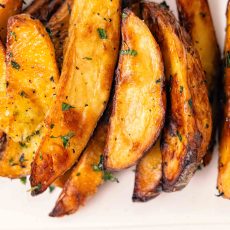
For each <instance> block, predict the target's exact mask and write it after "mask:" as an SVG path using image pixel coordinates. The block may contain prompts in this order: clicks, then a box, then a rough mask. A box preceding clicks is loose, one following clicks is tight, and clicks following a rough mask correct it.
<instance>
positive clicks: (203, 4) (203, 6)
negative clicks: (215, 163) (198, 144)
mask: <svg viewBox="0 0 230 230" xmlns="http://www.w3.org/2000/svg"><path fill="white" fill-rule="evenodd" d="M176 2H177V9H178V14H179V19H180V23H181V24H182V25H183V26H184V28H185V29H186V30H187V32H188V33H189V34H190V36H191V37H192V40H193V43H194V45H195V46H196V44H199V42H200V39H202V33H203V34H204V35H205V34H207V33H208V34H209V35H210V36H211V39H210V42H209V43H207V46H206V47H203V49H202V50H201V52H204V49H207V48H208V46H210V47H211V46H212V47H213V48H212V49H211V50H212V52H213V56H214V57H215V58H213V57H212V56H211V57H210V62H212V63H213V66H215V70H214V71H213V72H212V73H211V74H210V70H209V68H210V67H207V66H206V65H205V62H207V60H202V58H204V57H203V56H202V53H201V55H200V57H201V62H202V64H203V67H204V70H205V73H206V80H207V82H208V91H209V100H210V103H211V105H212V115H213V132H212V137H211V141H210V144H209V147H208V150H207V153H206V155H205V156H204V158H203V164H204V166H206V165H208V164H209V163H210V161H211V159H212V155H213V149H214V146H215V144H216V132H217V127H218V124H219V121H218V118H219V113H220V112H219V109H220V106H219V101H218V94H219V88H220V83H221V81H220V78H221V55H220V49H219V45H218V42H217V38H216V34H215V28H214V25H213V20H212V15H211V11H210V9H209V4H208V1H207V0H198V1H197V2H195V1H188V0H177V1H176ZM196 4H198V5H199V7H195V5H196ZM197 15H199V16H200V18H201V19H202V20H201V21H202V22H201V21H200V23H203V24H204V26H206V28H207V30H206V31H202V30H200V32H199V33H196V34H194V33H193V28H195V29H196V27H197V25H196V23H197V22H196V21H195V17H197ZM198 48H199V45H198ZM201 48H202V47H201ZM198 51H199V50H198ZM206 68H207V69H206ZM200 161H201V163H202V159H200Z"/></svg>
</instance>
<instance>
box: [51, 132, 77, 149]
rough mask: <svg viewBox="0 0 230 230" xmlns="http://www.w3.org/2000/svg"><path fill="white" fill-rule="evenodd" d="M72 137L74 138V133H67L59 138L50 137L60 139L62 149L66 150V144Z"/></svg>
mask: <svg viewBox="0 0 230 230" xmlns="http://www.w3.org/2000/svg"><path fill="white" fill-rule="evenodd" d="M74 136H75V133H74V132H69V133H67V134H66V135H64V136H59V137H54V136H51V138H61V140H62V143H63V146H64V148H66V147H67V145H68V143H69V141H70V139H71V138H72V137H74Z"/></svg>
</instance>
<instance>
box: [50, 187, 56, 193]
mask: <svg viewBox="0 0 230 230" xmlns="http://www.w3.org/2000/svg"><path fill="white" fill-rule="evenodd" d="M54 189H55V186H53V185H50V186H49V192H50V193H52V192H53V191H54Z"/></svg>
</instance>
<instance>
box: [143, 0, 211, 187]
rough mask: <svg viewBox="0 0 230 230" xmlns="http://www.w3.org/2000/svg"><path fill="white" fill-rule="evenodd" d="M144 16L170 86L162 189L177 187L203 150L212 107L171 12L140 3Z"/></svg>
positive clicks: (194, 58)
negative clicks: (157, 44)
mask: <svg viewBox="0 0 230 230" xmlns="http://www.w3.org/2000/svg"><path fill="white" fill-rule="evenodd" d="M143 8H144V9H143V18H144V20H145V22H146V23H147V24H148V25H149V27H150V28H151V30H152V32H153V34H154V35H155V36H156V39H157V41H158V42H159V44H160V47H161V50H162V54H163V58H164V63H165V70H166V76H167V78H166V79H167V84H168V86H169V110H168V115H167V120H166V121H167V122H166V126H165V128H164V132H163V137H162V158H163V189H164V190H165V191H175V190H180V189H182V188H183V187H185V185H186V184H187V183H188V182H189V180H190V178H191V177H192V175H193V174H194V172H195V171H196V168H197V164H198V159H199V158H200V157H202V156H203V155H204V153H206V150H207V147H208V144H209V142H210V137H211V132H212V117H211V108H210V104H209V100H208V92H207V88H206V84H205V79H204V78H205V76H204V71H203V69H202V65H201V62H200V59H199V55H198V53H197V51H196V50H195V49H194V47H193V44H192V41H191V39H190V37H189V35H188V34H187V33H186V31H185V30H184V29H183V28H182V27H180V25H179V23H178V22H177V21H176V19H175V17H174V15H173V14H172V13H171V12H170V11H169V10H168V9H166V8H165V7H162V5H158V4H155V3H144V4H143Z"/></svg>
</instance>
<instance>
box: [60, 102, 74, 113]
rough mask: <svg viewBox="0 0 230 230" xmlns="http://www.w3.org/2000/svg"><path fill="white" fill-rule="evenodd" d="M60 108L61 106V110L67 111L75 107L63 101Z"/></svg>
mask: <svg viewBox="0 0 230 230" xmlns="http://www.w3.org/2000/svg"><path fill="white" fill-rule="evenodd" d="M61 108H62V111H67V110H69V109H73V108H75V107H73V106H72V105H69V104H67V103H64V102H63V103H62V106H61Z"/></svg>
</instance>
